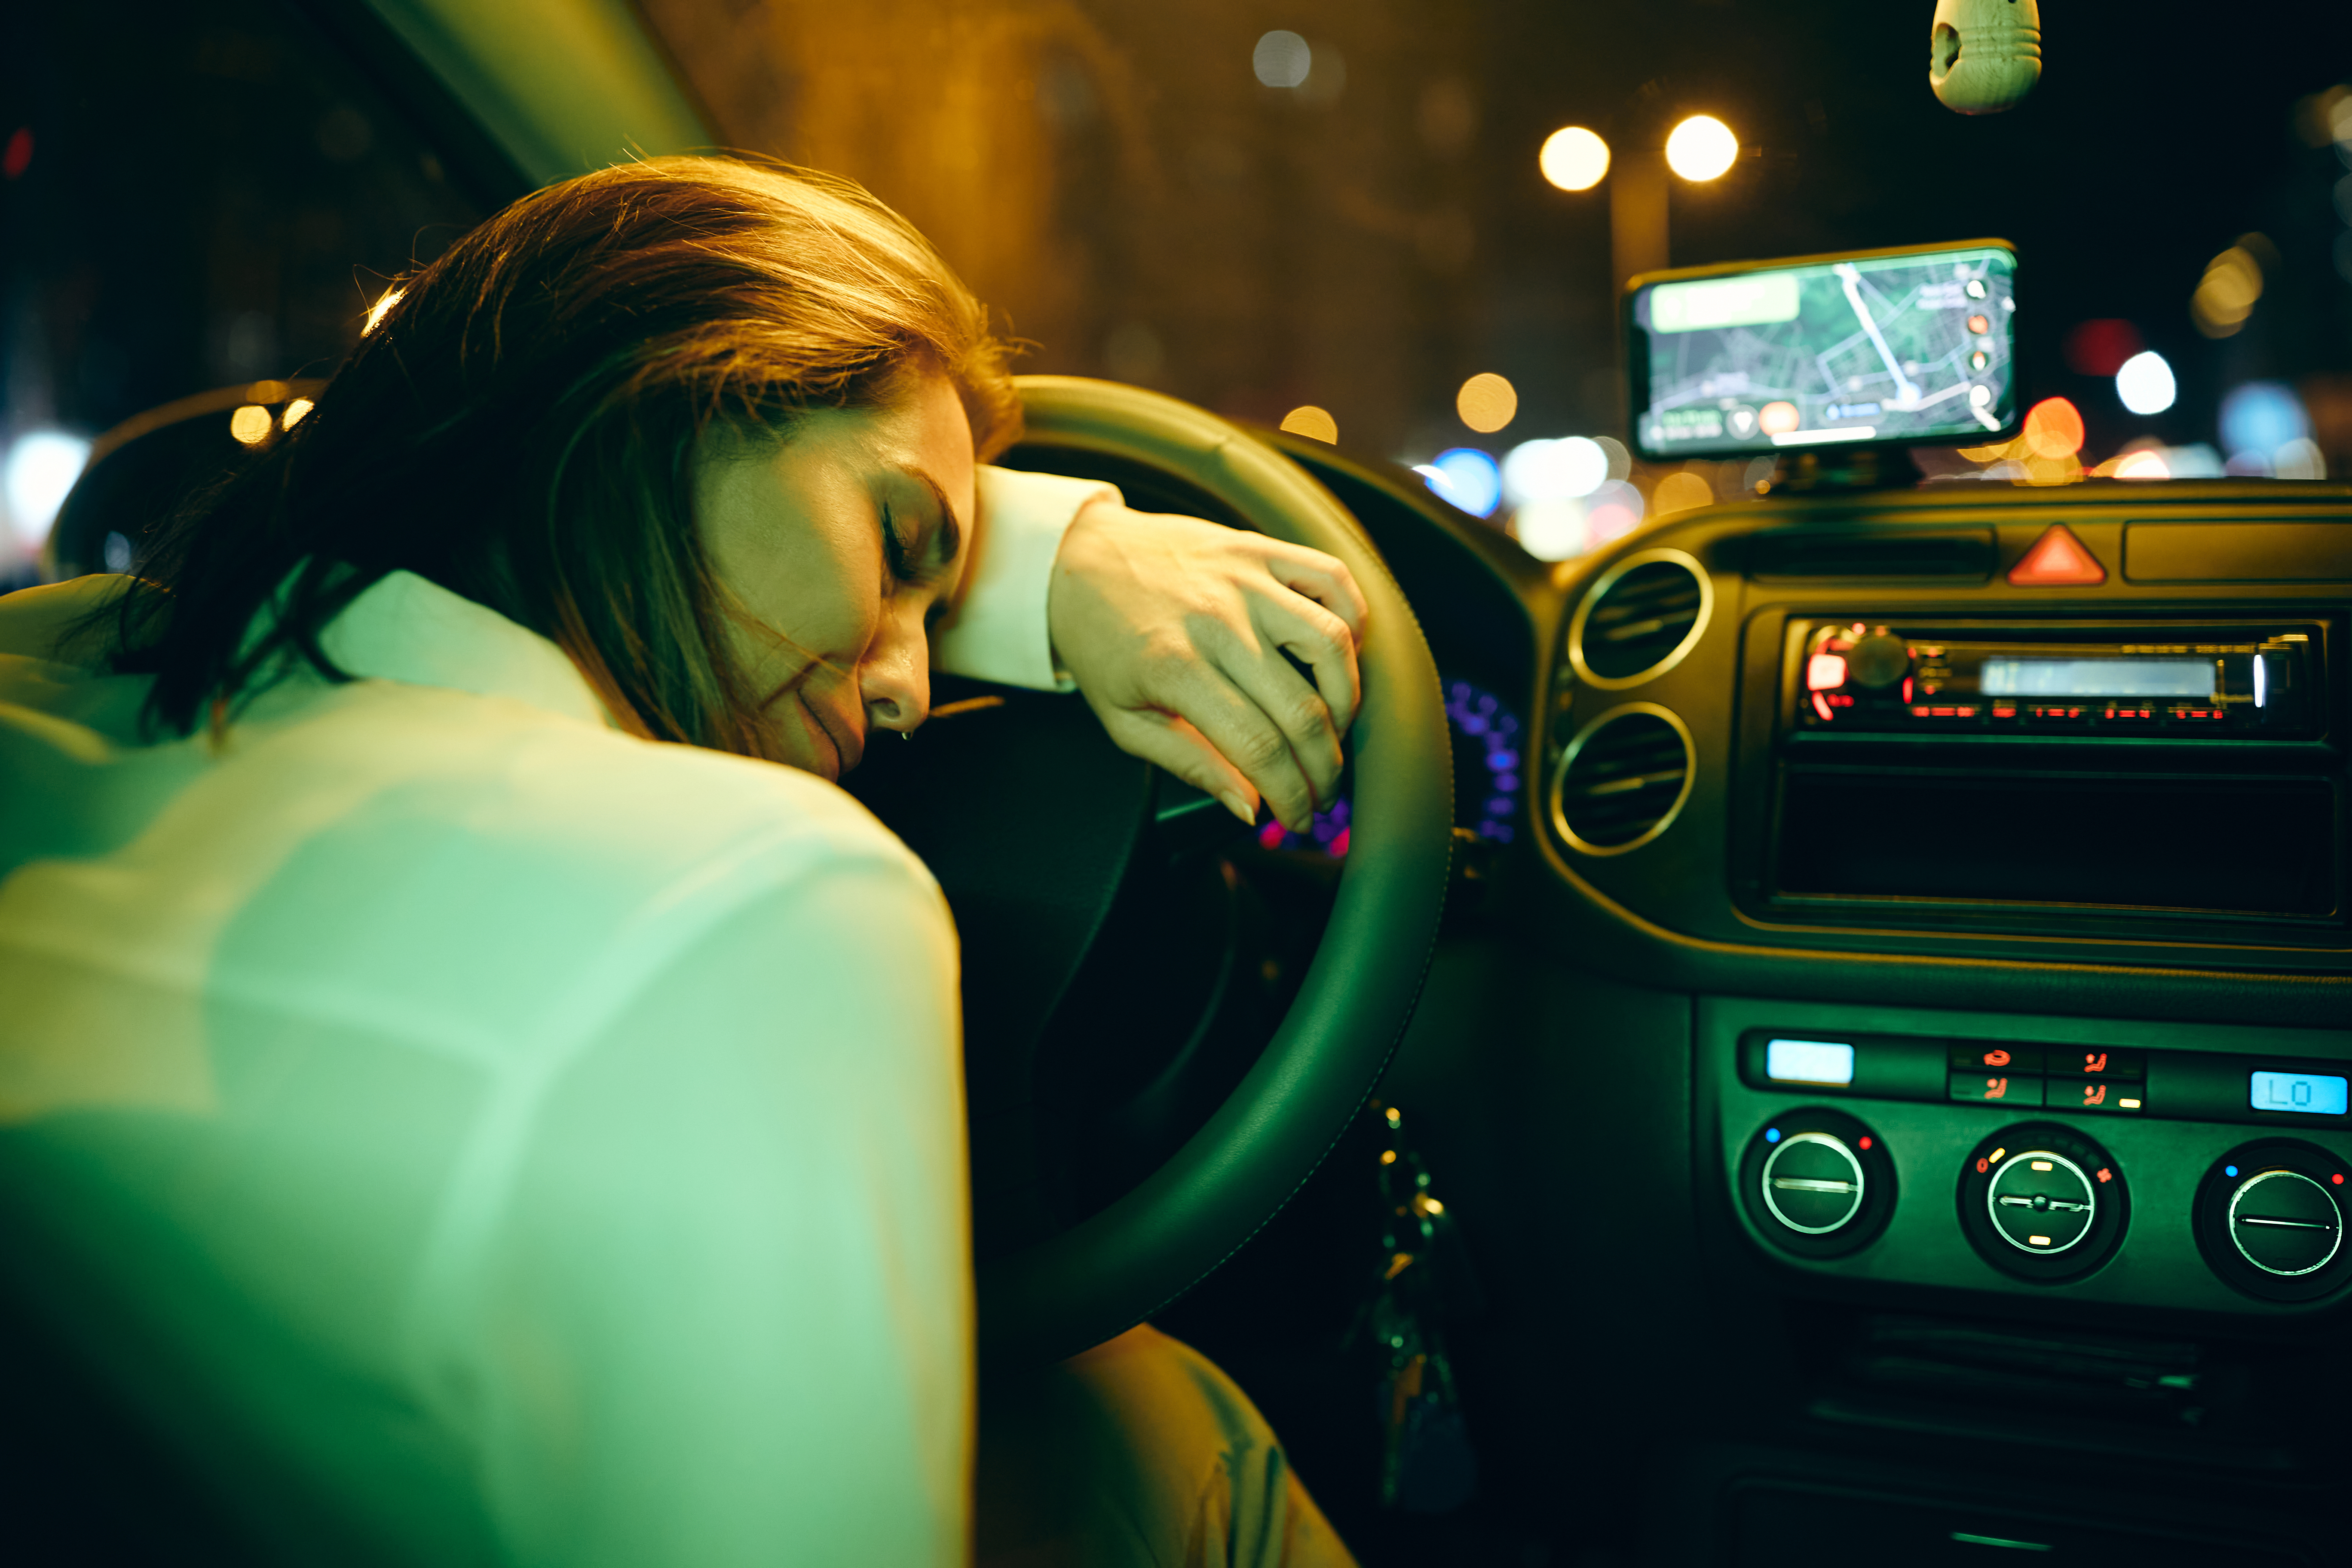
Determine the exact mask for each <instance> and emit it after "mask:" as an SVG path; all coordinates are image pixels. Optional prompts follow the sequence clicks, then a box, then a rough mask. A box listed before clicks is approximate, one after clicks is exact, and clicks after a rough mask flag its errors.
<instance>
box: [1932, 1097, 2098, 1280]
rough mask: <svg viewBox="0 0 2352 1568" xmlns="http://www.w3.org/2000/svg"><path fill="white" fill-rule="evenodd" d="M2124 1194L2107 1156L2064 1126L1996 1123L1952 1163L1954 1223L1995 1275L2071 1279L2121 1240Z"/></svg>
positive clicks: (2045, 1122) (2046, 1123)
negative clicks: (1955, 1168) (1956, 1184)
mask: <svg viewBox="0 0 2352 1568" xmlns="http://www.w3.org/2000/svg"><path fill="white" fill-rule="evenodd" d="M2129 1203H2130V1199H2129V1197H2128V1195H2127V1194H2126V1192H2125V1190H2124V1178H2123V1171H2122V1168H2121V1167H2120V1166H2118V1165H2117V1164H2116V1162H2115V1158H2114V1156H2112V1155H2110V1154H2109V1153H2108V1152H2106V1151H2105V1150H2104V1149H2102V1148H2100V1147H2099V1146H2098V1145H2097V1144H2096V1143H2094V1142H2091V1141H2090V1140H2089V1139H2088V1138H2085V1137H2084V1136H2083V1135H2082V1134H2081V1133H2079V1132H2077V1131H2074V1129H2073V1128H2071V1127H2064V1126H2061V1125H2059V1124H2057V1123H2055V1122H2049V1121H2029V1122H2024V1123H2021V1124H2020V1125H2018V1126H2014V1127H2004V1128H2002V1129H2001V1130H2000V1131H1999V1132H1996V1133H1994V1134H1993V1135H1992V1136H1991V1137H1990V1138H1988V1139H1986V1140H1985V1141H1984V1142H1981V1143H1979V1144H1978V1145H1977V1146H1976V1148H1975V1149H1973V1150H1972V1151H1970V1152H1969V1157H1968V1159H1967V1161H1966V1162H1965V1163H1963V1164H1962V1165H1961V1167H1960V1191H1959V1205H1960V1228H1961V1230H1963V1231H1964V1232H1966V1233H1967V1235H1968V1238H1969V1242H1970V1244H1971V1245H1973V1246H1974V1247H1976V1249H1977V1255H1978V1256H1979V1257H1980V1258H1983V1259H1984V1260H1985V1261H1986V1262H1987V1263H1990V1264H1991V1265H1992V1266H1993V1267H1994V1268H1998V1269H2000V1271H2001V1272H2002V1273H2004V1274H2008V1275H2011V1276H2014V1277H2015V1278H2017V1279H2030V1280H2033V1281H2035V1282H2037V1283H2041V1284H2053V1285H2054V1284H2057V1283H2059V1282H2061V1281H2063V1280H2067V1279H2081V1278H2082V1277H2083V1276H2084V1275H2085V1274H2088V1273H2090V1272H2091V1271H2092V1270H2093V1269H2095V1268H2098V1267H2099V1266H2100V1265H2101V1264H2103V1263H2105V1261H2106V1260H2107V1259H2108V1258H2109V1257H2111V1256H2112V1255H2113V1254H2114V1252H2115V1249H2116V1244H2117V1243H2119V1242H2120V1241H2122V1240H2123V1235H2124V1230H2125V1227H2126V1222H2127V1221H2128V1219H2129V1217H2130V1216H2129Z"/></svg>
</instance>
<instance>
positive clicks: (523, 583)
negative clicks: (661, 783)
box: [115, 158, 1020, 756]
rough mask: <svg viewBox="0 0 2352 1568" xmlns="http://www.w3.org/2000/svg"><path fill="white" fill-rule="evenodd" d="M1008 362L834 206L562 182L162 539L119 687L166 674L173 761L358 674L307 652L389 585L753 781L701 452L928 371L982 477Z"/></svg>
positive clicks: (409, 303) (695, 186) (785, 174)
mask: <svg viewBox="0 0 2352 1568" xmlns="http://www.w3.org/2000/svg"><path fill="white" fill-rule="evenodd" d="M1005 353H1006V351H1005V348H1004V345H1003V343H1002V342H999V341H998V340H997V339H995V338H994V337H992V336H991V335H990V332H989V330H988V321H987V317H986V314H985V312H984V311H983V310H982V308H981V306H980V304H979V303H978V301H976V300H974V299H973V298H972V296H971V292H970V291H969V290H968V289H965V288H964V286H963V285H962V284H961V282H959V281H958V280H957V279H956V277H955V275H954V273H952V272H951V271H950V270H949V268H948V267H947V264H946V263H945V262H944V261H942V260H941V259H940V257H939V255H938V253H937V252H935V251H934V250H933V249H932V248H931V247H930V246H929V244H928V243H927V242H926V241H925V240H924V239H923V237H921V236H920V235H919V234H917V233H916V232H915V230H914V229H913V228H912V227H911V226H908V224H907V222H906V221H905V220H904V219H902V218H900V217H899V216H898V215H897V214H895V213H893V212H891V211H890V210H889V209H888V208H887V207H886V206H884V205H882V204H881V203H880V202H878V201H877V200H875V199H874V197H872V196H871V195H867V194H866V192H865V191H864V190H862V189H860V188H859V187H857V186H856V185H855V184H851V183H850V182H848V181H846V180H840V179H835V178H832V177H830V176H827V175H822V174H812V173H809V172H806V171H803V170H797V169H790V168H786V167H783V166H781V165H769V164H757V163H746V162H742V161H740V160H736V159H726V158H655V159H648V160H646V161H645V162H642V163H630V164H625V165H623V166H621V167H618V168H612V169H606V170H604V171H602V172H601V173H598V174H586V175H583V176H582V177H580V178H578V179H575V180H570V181H566V182H565V183H563V184H559V185H552V186H550V187H549V188H547V189H546V190H542V191H540V192H538V193H536V194H534V195H530V196H526V197H524V198H523V199H522V200H520V201H519V202H517V203H515V204H514V205H512V206H509V207H508V208H507V209H506V210H505V211H503V212H501V213H499V215H498V216H495V217H493V218H491V219H490V220H489V221H488V222H487V223H485V224H483V225H482V226H480V227H478V228H477V229H475V230H474V231H473V232H472V233H470V234H468V235H467V236H466V237H463V238H462V239H460V240H458V241H457V244H456V245H454V246H453V247H450V249H449V250H448V251H447V253H446V254H445V255H444V256H442V258H440V259H439V260H437V261H436V262H434V263H433V264H432V265H431V266H429V267H427V268H424V269H423V270H422V271H421V272H419V273H417V274H416V275H415V277H413V278H411V279H406V280H405V281H404V283H403V284H402V286H401V289H400V293H399V296H398V299H397V300H396V301H395V302H394V304H393V305H392V306H391V308H390V309H389V310H387V311H385V312H384V313H383V315H382V317H381V319H380V320H379V321H376V322H375V323H374V324H373V326H372V327H371V328H370V330H369V331H367V332H366V333H365V334H364V335H363V336H362V339H361V342H360V345H359V348H358V349H357V350H356V351H355V352H354V353H353V354H352V357H351V359H350V360H349V361H348V362H347V363H345V364H344V365H343V367H342V368H341V371H340V372H338V373H337V374H336V375H335V377H334V379H333V381H332V382H331V384H329V385H328V386H327V388H326V390H325V391H324V392H322V393H321V394H320V395H319V398H318V401H317V405H316V407H315V408H314V409H312V411H311V412H310V414H309V415H308V416H306V417H305V418H303V419H302V420H301V421H300V422H299V424H298V425H296V426H294V428H293V429H292V430H291V431H289V432H288V433H287V434H286V435H285V436H283V437H278V438H277V445H276V446H275V447H273V448H272V449H270V450H268V451H267V452H265V453H263V454H262V455H261V456H260V458H258V459H257V461H256V462H255V463H254V464H253V465H252V466H251V467H249V468H247V470H245V471H244V472H243V473H241V474H240V475H239V476H238V477H237V478H236V479H234V480H232V481H230V482H229V483H228V484H227V485H226V487H225V488H224V489H221V490H219V491H218V492H216V493H215V494H214V495H212V496H211V497H209V498H206V499H205V500H203V501H202V502H200V503H199V504H198V505H197V506H195V507H194V508H193V509H192V510H190V511H189V512H188V513H187V514H186V515H185V516H184V517H183V518H181V519H180V520H178V521H176V522H175V523H174V524H173V527H172V528H171V529H170V530H169V531H167V532H166V533H165V534H164V536H163V539H162V540H161V541H160V542H159V543H158V544H157V546H156V548H155V549H154V550H153V551H152V552H151V554H150V556H149V558H148V561H147V562H146V563H145V568H144V571H143V572H142V578H143V580H142V583H141V584H139V585H138V586H137V587H135V588H134V589H133V590H132V591H131V593H130V594H128V595H125V596H124V598H123V599H122V601H121V605H120V611H119V613H120V615H121V623H120V626H119V627H118V628H117V630H116V634H115V635H116V637H117V639H118V640H117V645H116V646H117V647H119V648H120V649H121V651H120V652H119V653H118V654H117V655H116V657H115V668H118V669H120V670H122V671H125V672H152V674H153V675H154V676H155V678H156V679H155V685H154V689H153V692H152V697H151V699H150V704H149V711H150V715H151V717H152V720H153V721H155V722H157V723H158V724H160V725H161V726H163V728H165V729H167V730H169V731H172V732H174V733H182V734H184V733H186V732H188V731H191V730H192V729H194V727H195V725H196V724H197V723H198V722H199V721H201V720H202V719H204V718H205V716H206V715H207V714H210V715H212V716H213V717H214V718H215V721H218V720H220V719H221V718H222V717H223V716H225V715H227V714H230V713H232V712H233V711H234V710H235V708H236V704H237V703H238V701H239V700H241V699H242V698H244V697H247V696H249V695H251V694H252V693H253V692H254V691H256V690H257V689H259V688H260V687H261V686H262V685H264V684H266V682H267V680H268V679H269V678H270V674H271V672H272V671H273V670H275V669H277V668H280V667H281V665H282V662H283V661H284V660H286V659H288V658H300V659H307V660H308V661H309V662H310V664H311V665H312V666H313V667H315V668H317V669H319V670H320V673H322V674H323V675H325V676H326V677H328V678H329V679H348V676H347V675H346V674H345V672H343V671H341V670H340V669H338V668H335V666H334V665H333V663H332V662H331V660H330V659H329V658H327V656H326V655H325V653H324V652H323V651H322V650H321V649H320V642H319V638H320V633H321V632H322V631H323V630H324V628H325V627H326V626H327V625H328V623H330V622H331V620H333V618H334V617H335V616H336V615H338V614H340V613H341V610H342V609H343V608H344V607H345V606H346V605H349V604H350V603H351V602H352V600H353V599H354V598H356V597H358V596H359V595H360V594H361V593H362V592H363V591H365V590H366V589H367V587H368V586H369V585H371V584H373V583H375V582H376V581H378V580H379V579H381V578H382V577H383V576H384V575H385V574H388V573H391V572H394V571H400V570H407V571H411V572H415V573H417V574H421V575H423V576H425V577H427V578H429V579H431V580H432V581H434V582H436V583H438V584H441V585H442V586H444V587H446V588H448V589H450V590H451V591H452V592H455V593H457V594H461V595H464V596H466V597H467V598H469V599H472V600H474V601H476V602H477V603H479V604H482V605H488V607H489V608H491V609H494V610H496V611H498V612H499V614H501V615H503V616H508V617H509V619H512V620H514V621H517V622H519V623H520V624H521V625H523V626H527V627H529V628H530V629H531V630H532V631H535V632H538V633H540V634H541V636H543V637H548V638H550V639H551V640H552V641H554V642H555V643H556V644H557V645H558V646H559V647H562V649H563V650H564V652H565V653H567V654H569V655H570V656H571V658H572V661H573V662H574V663H575V664H577V665H578V666H579V667H580V669H581V672H582V673H583V675H584V676H585V677H586V678H587V679H588V680H589V682H590V683H591V684H592V685H593V686H594V687H595V688H596V689H597V692H598V695H599V696H600V697H602V698H603V699H604V702H605V704H606V705H607V706H608V707H609V708H610V709H611V710H613V711H614V714H615V716H616V717H618V718H619V719H620V721H622V722H623V723H624V724H625V726H627V727H628V728H630V729H631V730H633V731H637V732H639V733H642V734H645V735H648V736H651V737H653V738H655V739H658V740H668V741H683V742H690V743H693V744H696V745H703V746H713V747H717V748H719V749H721V750H726V751H732V752H743V753H746V754H749V755H754V756H763V755H768V754H770V753H771V745H770V742H768V740H767V739H766V736H767V731H766V728H765V726H764V725H763V724H762V723H761V721H760V717H759V711H758V710H759V704H760V700H761V698H763V697H764V696H765V695H766V693H765V692H760V691H754V690H751V689H749V688H748V686H747V685H746V682H745V679H744V678H743V675H742V672H741V670H740V666H739V664H738V662H737V660H736V659H735V658H733V657H732V655H731V654H730V651H729V650H730V639H729V637H728V626H729V622H730V605H729V602H728V599H727V596H726V595H725V592H724V590H723V589H722V588H721V586H720V585H719V583H718V582H717V581H716V579H715V577H714V575H713V574H712V571H711V567H710V563H709V559H708V558H707V556H706V554H705V552H704V550H703V546H702V543H701V541H700V539H699V537H698V533H697V531H696V528H695V526H694V510H693V495H694V487H693V455H694V452H695V449H696V446H697V443H698V442H699V441H700V440H701V439H702V438H703V437H704V436H705V435H706V434H707V433H708V432H709V431H710V430H711V429H712V428H713V427H714V426H725V427H728V428H730V429H736V430H742V431H747V432H750V433H752V434H755V435H767V436H772V437H782V438H786V439H789V437H790V435H791V432H792V430H793V426H794V424H795V423H796V421H797V420H798V419H799V418H800V417H801V416H803V415H804V414H806V413H807V412H809V411H811V410H814V409H819V408H845V407H872V406H879V405H885V404H887V403H889V402H890V401H891V400H892V399H893V398H895V397H897V396H898V395H900V394H901V393H902V392H903V391H904V390H905V388H906V386H907V384H908V381H909V380H910V379H911V378H913V377H914V376H916V375H918V374H921V373H923V372H926V371H937V372H943V373H944V374H947V375H948V376H949V377H950V380H951V381H952V382H953V384H955V386H956V388H957V391H958V393H959V394H960V395H961V397H962V400H963V404H964V407H965V410H966V412H967V413H968V414H969V415H970V416H971V426H972V431H973V436H974V439H975V443H976V445H977V447H978V448H979V451H980V454H981V455H982V457H983V458H984V457H987V456H990V455H992V454H993V453H994V452H997V451H999V450H1002V449H1003V447H1006V446H1008V445H1010V444H1011V443H1012V442H1013V439H1015V438H1016V437H1017V436H1018V435H1019V430H1020V406H1019V404H1018V402H1017V400H1016V398H1015V395H1014V393H1013V384H1012V379H1011V377H1010V375H1009V374H1008V373H1007V371H1006V369H1005ZM273 606H274V609H273ZM265 610H270V611H272V615H271V616H268V617H264V620H263V625H264V626H265V627H266V628H267V629H266V630H265V632H264V635H262V636H260V637H255V638H252V639H251V640H248V629H249V628H251V627H252V626H255V624H256V618H257V616H262V614H263V612H264V611H265Z"/></svg>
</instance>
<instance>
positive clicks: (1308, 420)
mask: <svg viewBox="0 0 2352 1568" xmlns="http://www.w3.org/2000/svg"><path fill="white" fill-rule="evenodd" d="M1282 427H1283V428H1284V429H1285V430H1287V431H1289V432H1290V433H1291V434H1292V435H1294V436H1304V437H1307V439H1308V440H1310V441H1320V442H1322V443H1323V444H1324V445H1325V446H1327V447H1336V446H1338V445H1339V421H1338V420H1337V419H1334V418H1332V417H1331V414H1330V410H1328V409H1325V408H1318V407H1316V406H1315V405H1313V404H1311V403H1306V404H1301V405H1299V406H1297V408H1294V409H1292V410H1291V411H1290V412H1289V413H1287V414H1286V415H1284V416H1282Z"/></svg>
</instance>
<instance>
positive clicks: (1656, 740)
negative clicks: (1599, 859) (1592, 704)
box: [1551, 702, 1692, 855]
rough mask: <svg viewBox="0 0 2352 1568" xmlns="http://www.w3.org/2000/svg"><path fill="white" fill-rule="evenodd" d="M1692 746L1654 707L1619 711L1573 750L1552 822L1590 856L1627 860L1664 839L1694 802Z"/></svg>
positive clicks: (1588, 729) (1591, 727)
mask: <svg viewBox="0 0 2352 1568" xmlns="http://www.w3.org/2000/svg"><path fill="white" fill-rule="evenodd" d="M1691 767H1692V757H1691V743H1690V734H1689V731H1686V730H1685V729H1684V728H1683V725H1682V721H1680V720H1678V719H1676V718H1675V716H1674V714H1672V713H1671V712H1669V711H1668V710H1665V709H1664V708H1661V707H1659V706H1658V705H1657V704H1656V703H1654V702H1633V703H1628V704H1627V705H1626V706H1624V707H1622V708H1617V709H1612V710H1610V711H1609V712H1607V713H1604V714H1602V715H1601V717H1600V718H1598V719H1596V720H1594V721H1592V722H1591V723H1590V724H1588V725H1586V726H1585V727H1584V729H1583V730H1582V731H1580V732H1579V733H1578V735H1577V737H1576V739H1575V740H1573V741H1571V742H1569V746H1568V751H1567V752H1566V754H1565V756H1564V758H1563V760H1562V762H1561V763H1560V768H1559V773H1557V774H1555V775H1554V777H1553V779H1552V795H1551V808H1552V822H1553V826H1556V827H1558V828H1559V832H1560V836H1561V837H1564V838H1566V839H1567V840H1568V841H1569V843H1570V844H1571V845H1573V846H1574V847H1577V848H1579V849H1581V850H1583V851H1584V852H1585V853H1586V854H1588V855H1622V854H1623V853H1624V852H1625V851H1626V850H1628V849H1634V848H1638V847H1641V846H1642V845H1644V844H1647V843H1648V842H1649V841H1650V840H1651V839H1653V838H1655V837H1657V836H1658V835H1659V834H1661V833H1664V831H1665V830H1666V828H1667V826H1668V825H1669V824H1671V823H1672V822H1673V821H1674V819H1675V814H1676V813H1678V812H1679V811H1681V810H1682V805H1683V802H1684V801H1685V799H1686V798H1688V796H1689V795H1690V785H1691Z"/></svg>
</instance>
